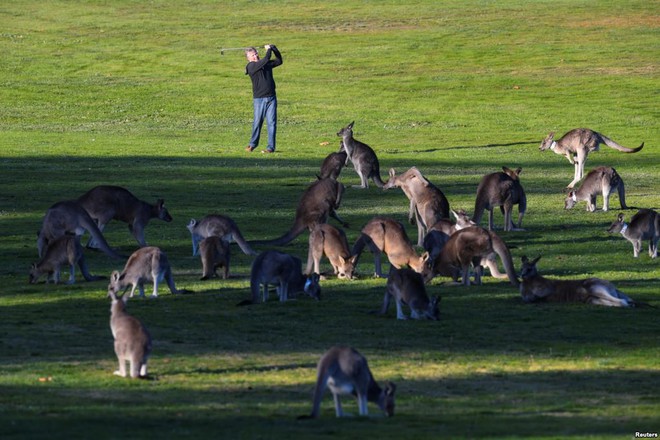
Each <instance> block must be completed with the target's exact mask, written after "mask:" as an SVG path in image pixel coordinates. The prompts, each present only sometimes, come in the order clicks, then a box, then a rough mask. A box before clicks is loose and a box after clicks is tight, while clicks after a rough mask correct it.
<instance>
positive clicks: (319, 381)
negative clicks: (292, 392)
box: [298, 346, 396, 419]
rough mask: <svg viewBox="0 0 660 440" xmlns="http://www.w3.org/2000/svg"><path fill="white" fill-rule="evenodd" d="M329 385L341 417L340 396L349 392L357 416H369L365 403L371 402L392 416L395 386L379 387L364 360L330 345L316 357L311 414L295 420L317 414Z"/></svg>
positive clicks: (362, 357)
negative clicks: (356, 405)
mask: <svg viewBox="0 0 660 440" xmlns="http://www.w3.org/2000/svg"><path fill="white" fill-rule="evenodd" d="M326 387H327V388H330V391H331V392H332V395H333V398H334V402H335V414H336V415H337V417H343V416H344V411H343V410H342V407H341V401H340V397H339V396H340V395H342V394H353V395H354V396H356V398H357V401H358V410H359V412H360V415H361V416H366V415H369V410H368V408H367V402H373V403H375V404H376V405H378V407H379V408H380V409H381V411H383V413H384V414H385V415H387V416H388V417H391V416H393V415H394V392H395V391H396V386H395V385H394V384H393V383H391V382H388V383H387V384H386V385H385V388H381V387H380V386H379V385H378V383H376V381H375V380H374V377H373V375H372V374H371V370H370V369H369V365H368V364H367V359H366V358H365V357H364V356H362V355H361V354H360V353H359V352H358V351H357V350H355V349H354V348H351V347H339V346H335V347H332V348H330V349H329V350H328V351H326V352H325V354H324V355H323V356H322V357H321V359H320V360H319V363H318V366H317V378H316V387H315V388H314V397H313V399H312V400H313V403H312V413H311V414H310V415H304V416H300V417H298V418H299V419H309V418H312V419H315V418H318V417H319V415H320V414H321V399H322V398H323V393H324V392H325V389H326Z"/></svg>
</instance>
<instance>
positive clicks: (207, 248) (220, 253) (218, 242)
mask: <svg viewBox="0 0 660 440" xmlns="http://www.w3.org/2000/svg"><path fill="white" fill-rule="evenodd" d="M199 255H200V258H201V260H202V278H201V279H202V280H208V279H209V278H211V277H213V276H218V273H217V269H218V268H219V267H222V268H223V273H222V278H223V279H225V280H226V279H227V278H229V259H230V253H229V242H227V241H225V240H223V239H222V238H220V237H217V236H215V235H214V236H213V237H206V238H205V239H204V240H202V242H201V243H200V244H199Z"/></svg>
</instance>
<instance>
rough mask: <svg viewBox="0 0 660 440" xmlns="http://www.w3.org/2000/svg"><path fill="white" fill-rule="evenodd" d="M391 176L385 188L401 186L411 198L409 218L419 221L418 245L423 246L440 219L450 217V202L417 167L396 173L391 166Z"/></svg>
mask: <svg viewBox="0 0 660 440" xmlns="http://www.w3.org/2000/svg"><path fill="white" fill-rule="evenodd" d="M389 175H390V178H389V179H388V181H387V183H386V184H385V185H384V186H383V189H390V188H401V189H402V190H403V192H404V194H405V195H406V196H407V197H408V200H410V210H409V214H408V220H409V221H410V223H411V224H415V223H417V245H418V246H423V244H424V236H425V235H426V233H427V232H428V230H429V228H430V227H431V226H432V225H434V224H435V223H437V222H438V221H439V220H441V219H444V218H449V202H448V201H447V198H446V197H445V195H444V194H443V193H442V191H440V189H438V187H436V186H435V185H434V184H432V183H431V182H430V181H429V180H428V179H427V178H426V177H424V176H423V175H422V173H420V171H419V170H418V169H417V168H416V167H412V168H410V169H409V170H408V171H406V172H405V173H403V174H400V175H398V176H397V175H396V170H395V169H394V168H390V172H389Z"/></svg>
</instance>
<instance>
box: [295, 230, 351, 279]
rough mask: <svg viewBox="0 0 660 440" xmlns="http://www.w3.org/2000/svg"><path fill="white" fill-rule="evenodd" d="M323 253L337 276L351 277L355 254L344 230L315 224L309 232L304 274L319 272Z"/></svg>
mask: <svg viewBox="0 0 660 440" xmlns="http://www.w3.org/2000/svg"><path fill="white" fill-rule="evenodd" d="M323 254H325V255H326V257H328V260H330V264H332V268H333V270H334V273H335V275H337V278H348V279H353V271H354V270H355V262H356V261H357V255H352V254H351V250H350V248H349V247H348V240H347V239H346V234H345V233H344V231H342V230H340V229H337V228H335V227H334V226H332V225H329V224H327V223H323V224H320V225H316V227H314V229H312V231H311V232H310V234H309V253H308V256H307V269H306V270H305V273H306V274H310V273H319V274H320V273H321V257H323ZM312 265H313V266H314V270H313V271H312Z"/></svg>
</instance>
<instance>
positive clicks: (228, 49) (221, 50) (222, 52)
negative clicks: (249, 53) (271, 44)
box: [220, 46, 263, 55]
mask: <svg viewBox="0 0 660 440" xmlns="http://www.w3.org/2000/svg"><path fill="white" fill-rule="evenodd" d="M249 47H255V48H259V47H263V46H246V47H223V48H222V49H220V55H224V54H225V52H226V51H231V50H243V51H244V50H246V49H248V48H249Z"/></svg>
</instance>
